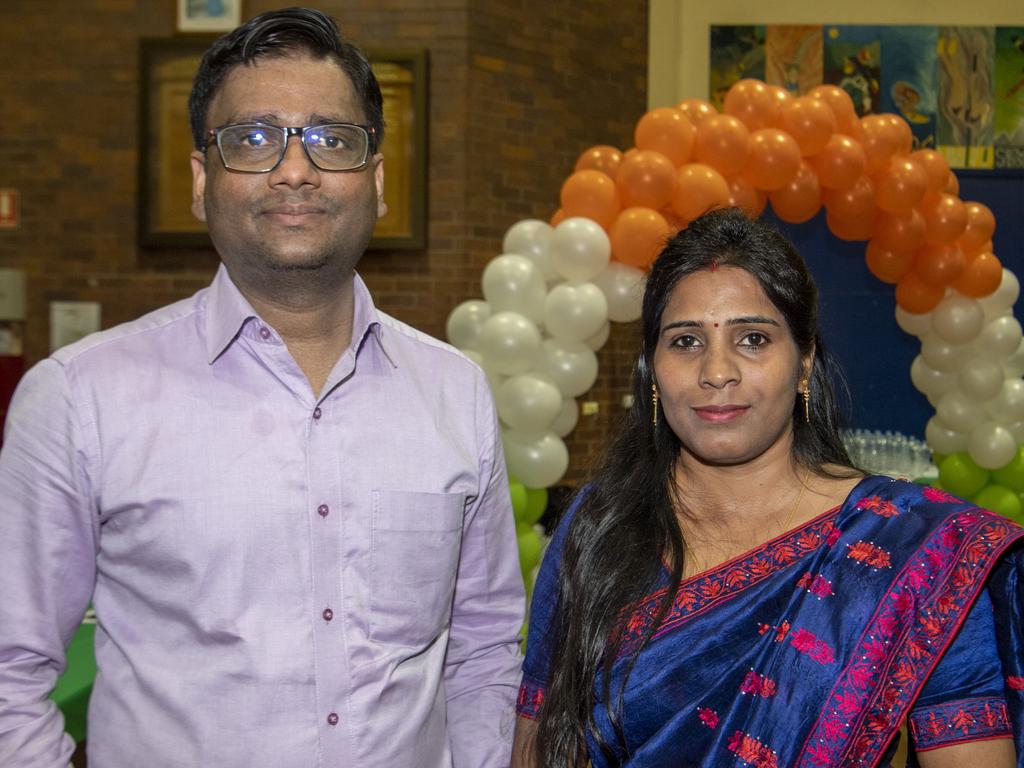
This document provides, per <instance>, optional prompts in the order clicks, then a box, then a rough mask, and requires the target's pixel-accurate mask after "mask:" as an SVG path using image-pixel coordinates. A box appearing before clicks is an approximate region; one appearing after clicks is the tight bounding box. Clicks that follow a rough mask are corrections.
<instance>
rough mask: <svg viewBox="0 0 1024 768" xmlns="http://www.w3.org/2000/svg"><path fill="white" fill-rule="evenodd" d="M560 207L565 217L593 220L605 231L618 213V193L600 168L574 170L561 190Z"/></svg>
mask: <svg viewBox="0 0 1024 768" xmlns="http://www.w3.org/2000/svg"><path fill="white" fill-rule="evenodd" d="M561 201H562V209H563V210H564V211H565V214H566V216H584V217H586V218H588V219H593V220H594V221H596V222H597V223H598V224H600V225H601V226H602V227H604V228H605V229H606V230H607V229H608V227H610V226H611V224H612V222H613V221H615V217H616V216H618V215H619V208H620V207H621V206H620V205H619V193H618V191H616V189H615V182H614V181H612V180H611V177H609V176H608V175H607V174H605V173H601V171H593V170H584V171H576V172H575V173H573V174H572V175H571V176H570V177H569V178H568V179H566V180H565V183H564V184H562V192H561Z"/></svg>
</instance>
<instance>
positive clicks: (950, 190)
mask: <svg viewBox="0 0 1024 768" xmlns="http://www.w3.org/2000/svg"><path fill="white" fill-rule="evenodd" d="M943 191H944V192H945V193H946V194H947V195H959V194H960V179H958V178H957V175H956V174H955V173H953V172H952V171H950V172H949V176H947V177H946V187H945V189H944V190H943Z"/></svg>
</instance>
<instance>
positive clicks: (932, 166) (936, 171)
mask: <svg viewBox="0 0 1024 768" xmlns="http://www.w3.org/2000/svg"><path fill="white" fill-rule="evenodd" d="M910 159H911V160H914V161H915V162H916V163H917V164H918V165H920V166H921V167H922V168H924V172H925V173H926V174H928V194H929V195H934V194H936V193H938V192H942V191H943V189H944V188H945V186H946V180H947V178H948V177H949V163H948V162H946V158H944V157H943V156H942V155H941V154H940V153H939V152H936V151H935V150H934V149H919V150H917V151H916V152H911V153H910Z"/></svg>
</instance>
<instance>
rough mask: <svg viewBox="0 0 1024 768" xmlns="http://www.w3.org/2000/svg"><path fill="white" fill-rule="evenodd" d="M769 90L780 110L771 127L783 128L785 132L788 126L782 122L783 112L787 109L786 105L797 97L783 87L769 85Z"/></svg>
mask: <svg viewBox="0 0 1024 768" xmlns="http://www.w3.org/2000/svg"><path fill="white" fill-rule="evenodd" d="M768 90H769V91H771V92H772V96H774V97H775V104H776V105H777V106H778V108H779V111H778V113H777V114H776V116H775V119H774V120H773V121H772V124H771V127H772V128H782V129H783V130H785V128H786V126H785V125H784V124H783V122H782V110H783V109H785V107H786V105H787V104H789V102H791V101H793V99H794V98H795V97H794V96H793V94H792V93H790V92H789V91H787V90H786V89H785V88H783V87H782V86H781V85H769V86H768Z"/></svg>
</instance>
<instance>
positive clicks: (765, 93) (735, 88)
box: [722, 78, 779, 131]
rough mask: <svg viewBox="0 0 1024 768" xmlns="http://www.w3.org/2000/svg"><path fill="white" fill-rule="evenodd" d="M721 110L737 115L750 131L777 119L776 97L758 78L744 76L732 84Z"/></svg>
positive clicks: (763, 126) (772, 122)
mask: <svg viewBox="0 0 1024 768" xmlns="http://www.w3.org/2000/svg"><path fill="white" fill-rule="evenodd" d="M722 111H723V112H725V113H726V114H729V115H732V116H733V117H738V118H739V119H740V120H742V121H743V124H744V125H746V126H747V128H749V129H750V130H752V131H756V130H758V129H760V128H767V127H769V126H771V125H773V124H775V123H777V121H778V119H779V102H778V97H777V96H776V95H775V94H774V93H772V90H771V88H769V87H768V86H767V85H765V84H764V83H762V82H761V81H760V80H753V79H751V78H745V79H743V80H739V81H737V82H735V83H733V84H732V87H731V88H729V90H728V92H727V93H726V94H725V100H724V101H723V102H722Z"/></svg>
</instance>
